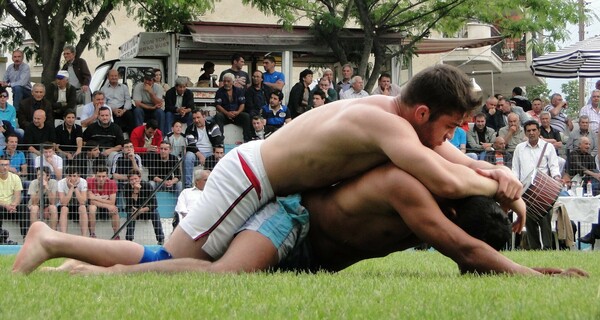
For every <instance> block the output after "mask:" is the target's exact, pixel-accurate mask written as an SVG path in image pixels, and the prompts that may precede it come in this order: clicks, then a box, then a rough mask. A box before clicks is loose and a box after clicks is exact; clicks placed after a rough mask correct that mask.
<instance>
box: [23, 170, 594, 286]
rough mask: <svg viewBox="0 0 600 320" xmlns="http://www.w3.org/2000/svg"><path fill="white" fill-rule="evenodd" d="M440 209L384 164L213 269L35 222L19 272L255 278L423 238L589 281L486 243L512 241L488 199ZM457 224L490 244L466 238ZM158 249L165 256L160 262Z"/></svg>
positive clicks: (263, 216)
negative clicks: (147, 256) (144, 259)
mask: <svg viewBox="0 0 600 320" xmlns="http://www.w3.org/2000/svg"><path fill="white" fill-rule="evenodd" d="M399 195H401V196H399ZM300 201H301V202H302V205H301V204H300ZM440 203H444V202H440ZM442 207H443V208H445V209H446V210H445V211H446V215H448V217H446V216H445V215H444V213H442V211H441V210H440V207H438V204H437V203H436V201H435V199H434V197H433V196H432V195H431V194H430V193H429V192H428V190H427V189H425V187H424V186H423V185H422V184H421V183H419V181H417V180H416V179H415V178H414V177H412V176H411V175H409V174H407V173H406V172H404V171H402V170H400V169H398V168H397V167H395V166H394V165H392V164H386V165H383V166H380V167H378V168H375V169H373V170H371V171H369V172H367V173H366V174H364V175H362V176H360V177H358V178H355V179H351V180H348V181H345V182H343V183H340V184H337V185H335V186H332V187H328V188H325V189H319V190H313V191H310V192H306V193H304V194H303V195H302V199H300V196H298V195H291V196H288V197H286V198H278V199H277V201H273V202H271V203H269V204H267V205H266V206H264V207H263V208H262V209H261V210H260V211H259V212H258V213H257V214H255V215H253V216H252V217H251V218H250V219H249V220H248V221H247V223H246V224H245V225H244V227H243V228H242V230H241V231H240V232H239V233H238V234H237V236H236V237H235V238H234V240H233V241H232V243H231V245H230V246H229V248H228V249H227V251H226V252H225V254H224V255H223V257H222V258H220V259H219V260H217V261H215V262H213V263H211V262H208V261H203V260H199V259H190V258H183V259H172V260H165V261H160V262H150V263H142V264H137V263H138V262H139V261H137V260H135V258H133V257H132V255H129V254H125V253H129V252H135V253H136V254H142V252H140V251H139V250H140V249H139V247H137V246H133V245H132V243H131V242H127V241H110V240H97V239H89V238H81V237H77V236H74V235H69V234H64V233H59V232H55V231H53V230H51V229H49V228H48V227H47V226H46V225H45V224H42V223H36V224H34V225H33V226H32V227H31V229H30V232H29V235H28V236H27V242H26V244H25V246H26V248H25V249H27V250H25V249H24V250H22V251H21V252H20V253H19V256H18V257H17V262H16V263H15V266H14V269H13V270H14V271H18V272H23V273H29V272H31V271H33V270H34V269H35V268H37V266H39V265H40V264H41V263H43V262H44V261H45V260H48V259H51V258H55V257H70V258H74V259H78V260H81V261H85V262H88V263H91V264H93V265H88V264H82V263H80V262H79V261H67V262H66V263H65V264H63V266H61V267H59V268H57V270H61V271H69V270H72V271H73V272H75V273H99V272H110V273H129V272H144V271H159V272H169V273H174V272H188V271H194V272H255V271H261V270H267V269H270V268H278V269H282V270H294V271H310V272H316V271H319V270H322V271H338V270H342V269H344V268H346V267H348V266H350V265H351V264H354V263H356V262H358V261H360V260H363V259H369V258H374V257H381V256H385V255H388V254H389V253H392V252H395V251H401V250H405V249H408V248H410V247H413V246H415V245H416V244H418V243H419V242H421V241H425V242H428V243H430V244H432V245H433V246H434V247H435V248H436V249H438V250H439V251H440V252H442V253H443V254H444V255H446V256H448V257H450V258H452V259H453V260H454V261H455V262H456V263H457V264H458V266H459V268H460V270H461V272H463V273H464V272H480V273H508V274H539V273H538V271H539V272H543V273H554V274H556V273H563V274H568V275H579V276H584V275H586V273H585V272H583V271H580V270H577V269H569V270H567V271H563V270H560V269H552V268H538V269H537V271H536V270H534V269H530V268H527V267H524V266H521V265H518V264H516V263H514V262H512V261H511V260H509V259H507V258H506V257H504V256H503V255H501V254H500V253H498V252H497V251H496V250H494V249H493V248H492V247H490V246H489V245H488V244H486V243H484V242H483V241H486V242H488V243H490V244H491V245H493V246H494V247H495V248H496V249H498V248H500V247H502V246H503V245H504V244H505V243H506V242H507V241H508V239H509V237H510V223H509V221H508V219H507V217H506V215H505V214H504V213H503V212H502V211H501V209H500V207H499V206H498V205H497V204H496V203H495V202H494V201H493V200H491V199H490V198H485V197H470V198H467V199H466V200H462V201H454V202H446V203H445V204H442ZM453 210H455V211H453ZM309 212H310V215H309ZM469 213H470V215H469ZM309 219H310V223H309ZM450 219H452V220H456V221H457V222H456V223H457V224H459V225H461V226H462V227H463V228H465V230H466V231H468V232H470V233H471V235H472V236H475V237H478V238H480V239H481V240H483V241H480V240H477V239H475V238H473V237H472V236H470V235H468V234H467V233H465V231H463V230H462V229H461V228H459V227H458V226H457V225H455V224H454V223H452V222H451V221H450ZM473 219H474V220H473ZM184 220H185V219H184ZM309 226H310V227H309ZM309 230H310V231H309ZM92 249H93V250H92ZM160 252H164V251H163V250H161V251H159V254H158V255H160ZM99 266H102V267H99ZM103 267H109V268H103Z"/></svg>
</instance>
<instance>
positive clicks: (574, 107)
mask: <svg viewBox="0 0 600 320" xmlns="http://www.w3.org/2000/svg"><path fill="white" fill-rule="evenodd" d="M560 89H561V91H562V96H563V99H565V100H566V101H567V103H568V104H569V108H567V114H568V115H569V117H570V118H571V119H577V118H578V117H579V109H581V106H583V105H584V102H585V101H580V100H579V80H571V81H569V82H566V83H563V84H561V85H560ZM587 95H588V89H587V88H585V90H584V93H583V96H584V97H586V96H587Z"/></svg>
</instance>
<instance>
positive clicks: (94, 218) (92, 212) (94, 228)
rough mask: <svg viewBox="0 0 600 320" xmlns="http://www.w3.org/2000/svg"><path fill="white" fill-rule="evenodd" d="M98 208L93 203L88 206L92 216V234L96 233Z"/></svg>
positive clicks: (90, 216)
mask: <svg viewBox="0 0 600 320" xmlns="http://www.w3.org/2000/svg"><path fill="white" fill-rule="evenodd" d="M96 209H97V207H96V206H95V205H93V204H90V205H89V206H88V213H89V218H90V235H92V234H96Z"/></svg>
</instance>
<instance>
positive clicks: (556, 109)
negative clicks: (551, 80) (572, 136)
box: [544, 93, 573, 134]
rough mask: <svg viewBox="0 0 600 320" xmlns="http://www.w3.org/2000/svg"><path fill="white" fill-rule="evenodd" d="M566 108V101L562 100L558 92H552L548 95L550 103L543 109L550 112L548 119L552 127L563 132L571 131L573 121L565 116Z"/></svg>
mask: <svg viewBox="0 0 600 320" xmlns="http://www.w3.org/2000/svg"><path fill="white" fill-rule="evenodd" d="M566 109H567V101H565V100H563V98H562V96H561V95H560V94H559V93H555V94H553V95H552V96H551V97H550V104H549V105H547V106H546V107H545V108H544V111H548V112H550V115H551V116H552V118H551V119H550V125H551V126H552V128H554V129H555V130H556V131H558V132H560V133H563V134H566V133H567V132H570V131H573V122H571V119H569V117H568V116H567V113H566V111H565V110H566ZM567 130H568V131H567Z"/></svg>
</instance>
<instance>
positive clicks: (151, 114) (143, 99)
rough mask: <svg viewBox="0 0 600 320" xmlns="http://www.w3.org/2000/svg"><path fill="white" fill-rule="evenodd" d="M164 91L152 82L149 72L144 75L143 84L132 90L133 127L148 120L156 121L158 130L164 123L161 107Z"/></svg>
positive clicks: (151, 74)
mask: <svg viewBox="0 0 600 320" xmlns="http://www.w3.org/2000/svg"><path fill="white" fill-rule="evenodd" d="M163 96H164V90H163V88H162V86H160V85H159V84H158V83H155V82H154V74H153V73H152V72H151V71H146V72H145V73H144V82H141V83H138V84H137V85H136V86H135V88H134V89H133V101H134V104H135V109H134V110H133V114H134V118H135V126H136V127H139V126H141V125H142V123H144V121H148V120H150V119H155V120H156V121H158V126H159V128H160V127H161V125H162V123H163V122H164V121H165V112H164V111H163V109H162V108H163V106H164V104H165V102H164V100H163Z"/></svg>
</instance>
